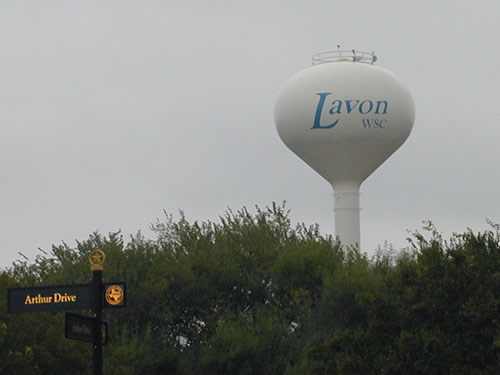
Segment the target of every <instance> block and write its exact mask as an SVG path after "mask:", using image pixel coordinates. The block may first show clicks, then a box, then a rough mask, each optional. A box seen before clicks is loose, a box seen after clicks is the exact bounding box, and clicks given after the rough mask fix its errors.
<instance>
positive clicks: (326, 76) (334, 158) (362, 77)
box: [274, 50, 415, 248]
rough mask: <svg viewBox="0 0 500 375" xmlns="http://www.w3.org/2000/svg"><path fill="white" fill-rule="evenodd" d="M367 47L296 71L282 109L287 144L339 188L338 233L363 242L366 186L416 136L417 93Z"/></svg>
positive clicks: (323, 57)
mask: <svg viewBox="0 0 500 375" xmlns="http://www.w3.org/2000/svg"><path fill="white" fill-rule="evenodd" d="M375 61H376V56H375V55H374V54H373V53H367V52H362V51H355V50H351V51H341V50H338V51H333V52H325V53H320V54H318V55H315V56H314V57H313V66H311V67H309V68H307V69H304V70H302V71H300V72H298V73H296V74H295V75H293V76H292V77H291V78H290V79H289V80H288V81H287V82H286V83H285V85H284V86H283V88H282V89H281V92H280V93H279V96H278V99H277V102H276V106H275V113H274V118H275V123H276V129H277V130H278V134H279V136H280V138H281V139H282V141H283V142H284V143H285V144H286V145H287V146H288V148H290V150H292V151H293V152H294V153H295V154H297V156H298V157H299V158H301V159H302V160H303V161H304V162H306V163H307V164H308V165H309V166H310V167H311V168H313V169H314V170H315V171H316V172H318V173H319V174H320V175H321V176H322V177H323V178H325V179H326V180H327V181H328V182H329V183H330V184H331V185H332V187H333V191H334V202H335V203H334V207H335V208H334V212H335V234H336V236H338V237H339V239H340V240H341V242H342V244H343V245H354V246H358V248H359V245H360V224H359V211H360V206H359V189H360V185H361V183H362V182H363V181H364V180H365V179H366V178H367V177H368V176H369V175H370V174H371V173H372V172H373V171H374V170H375V169H377V168H378V167H379V166H380V165H381V164H382V163H383V162H384V161H385V160H386V159H387V158H388V157H389V156H390V155H391V154H392V153H394V151H396V150H397V149H398V148H399V147H400V146H401V145H402V144H403V143H404V141H405V140H406V139H407V138H408V135H409V134H410V132H411V129H412V127H413V122H414V119H415V107H414V103H413V99H412V96H411V94H410V92H409V90H408V89H407V88H406V86H405V85H404V84H403V83H402V82H401V81H400V80H399V78H397V77H396V76H395V75H394V74H393V73H391V72H389V71H388V70H386V69H383V68H380V67H377V66H375V65H374V63H375Z"/></svg>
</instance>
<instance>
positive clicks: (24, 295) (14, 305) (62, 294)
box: [7, 284, 90, 313]
mask: <svg viewBox="0 0 500 375" xmlns="http://www.w3.org/2000/svg"><path fill="white" fill-rule="evenodd" d="M7 293H8V301H7V302H8V308H7V309H8V312H9V313H21V312H37V311H64V310H82V309H88V308H90V288H89V285H88V284H74V285H52V286H39V287H33V288H9V289H8V290H7Z"/></svg>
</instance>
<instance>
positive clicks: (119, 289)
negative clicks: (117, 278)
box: [102, 282, 127, 308]
mask: <svg viewBox="0 0 500 375" xmlns="http://www.w3.org/2000/svg"><path fill="white" fill-rule="evenodd" d="M126 297H127V285H126V284H125V283H124V282H118V283H106V284H103V304H102V307H103V308H110V307H111V308H112V307H124V306H125V304H126V301H127V298H126Z"/></svg>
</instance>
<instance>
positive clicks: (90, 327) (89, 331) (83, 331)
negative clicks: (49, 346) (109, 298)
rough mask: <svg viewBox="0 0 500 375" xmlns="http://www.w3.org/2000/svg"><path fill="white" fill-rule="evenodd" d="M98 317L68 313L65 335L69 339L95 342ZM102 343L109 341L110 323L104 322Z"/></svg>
mask: <svg viewBox="0 0 500 375" xmlns="http://www.w3.org/2000/svg"><path fill="white" fill-rule="evenodd" d="M95 327H96V319H94V318H91V317H89V316H84V315H78V314H72V313H66V322H65V326H64V335H65V337H66V338H67V339H72V340H79V341H85V342H90V343H91V344H93V343H94V337H95ZM102 343H103V345H106V344H107V343H108V323H106V322H102Z"/></svg>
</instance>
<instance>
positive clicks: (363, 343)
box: [0, 204, 500, 375]
mask: <svg viewBox="0 0 500 375" xmlns="http://www.w3.org/2000/svg"><path fill="white" fill-rule="evenodd" d="M426 229H427V230H428V231H429V233H430V236H428V237H426V236H425V235H423V234H420V233H414V235H413V237H412V239H411V242H410V243H411V246H412V247H411V248H410V249H409V250H407V251H405V252H402V253H400V254H395V253H394V252H388V253H382V252H380V253H378V254H377V255H376V256H375V257H374V258H372V259H369V258H368V257H367V256H366V255H364V254H360V253H359V252H358V251H356V250H353V249H343V248H341V247H340V246H339V244H338V243H335V242H334V241H333V240H332V238H330V237H324V236H322V235H321V234H320V233H319V230H318V228H317V227H316V226H313V227H306V226H304V225H298V226H295V227H293V226H292V224H291V222H290V219H289V217H288V212H287V211H286V210H285V207H284V206H283V205H282V206H279V205H276V204H273V205H272V206H271V207H268V208H266V209H264V210H262V209H259V208H257V209H256V212H255V213H253V214H252V213H250V212H249V211H248V210H246V209H242V210H240V211H237V212H233V211H231V210H229V211H227V212H226V214H225V215H224V216H222V217H221V218H220V221H219V223H213V222H202V223H199V222H194V223H190V222H189V221H188V220H187V219H186V217H185V216H184V215H183V214H182V213H181V215H180V219H179V220H177V221H176V220H174V219H173V217H172V216H169V215H167V216H166V220H164V221H157V222H156V223H155V224H153V225H152V230H153V231H154V233H156V238H155V239H154V240H149V239H146V238H144V237H143V236H142V235H141V234H140V233H139V234H137V235H136V236H134V237H132V238H130V240H129V241H128V242H125V241H124V239H123V237H122V235H121V234H120V233H111V234H109V235H108V236H103V235H101V234H99V233H93V234H92V235H90V236H89V238H88V239H87V240H85V241H81V242H77V244H76V246H74V247H71V246H69V245H67V244H65V243H63V244H61V245H59V246H54V247H53V248H52V250H51V251H50V252H48V253H46V252H41V253H40V254H39V255H38V256H37V257H36V259H35V260H34V262H32V263H30V262H29V261H28V260H27V259H25V258H23V259H21V260H19V261H17V262H15V263H14V264H13V265H12V266H11V267H10V268H8V269H5V270H3V271H1V272H0V288H1V289H2V290H4V295H6V292H5V291H6V289H7V288H8V287H15V286H35V285H50V284H73V283H86V282H88V281H89V278H90V271H89V265H88V255H89V253H90V252H91V251H92V250H93V249H94V248H101V249H102V250H103V251H104V252H105V253H106V257H107V261H106V265H105V270H104V279H105V280H104V281H121V280H124V281H126V282H127V292H128V296H127V298H128V304H127V307H126V308H123V309H115V310H113V311H105V319H106V320H108V322H109V329H110V343H109V344H108V346H107V347H106V348H105V352H104V357H105V361H104V362H105V373H106V374H108V375H115V374H116V375H118V374H120V375H127V374H134V375H135V374H148V375H149V374H151V375H152V374H178V375H188V374H192V375H197V374H213V375H217V374H226V375H233V374H235V375H236V374H238V375H240V374H241V375H250V374H259V375H267V374H273V375H274V374H276V375H278V374H284V375H298V374H301V375H307V374H339V375H347V374H387V375H389V374H390V375H396V374H416V375H418V374H431V375H432V374H450V375H458V374H485V375H496V374H498V373H500V367H499V363H500V319H499V316H500V245H499V243H500V238H499V234H498V230H497V229H496V228H494V230H492V231H487V232H484V233H477V234H475V233H472V232H471V231H468V232H466V233H464V234H461V235H455V236H453V237H452V238H451V239H450V240H448V241H445V240H443V239H442V237H441V236H440V234H439V233H438V232H437V231H436V229H435V228H434V227H433V226H432V225H431V224H428V225H427V226H426ZM82 313H83V314H88V312H82ZM63 321H64V314H62V313H36V314H32V313H25V314H17V315H7V313H6V300H5V299H3V300H0V374H21V373H22V374H28V375H31V374H33V375H39V374H40V375H41V374H44V375H50V374H58V375H60V374H63V375H64V374H71V375H78V374H90V373H91V347H90V346H89V345H88V344H86V343H81V342H76V341H72V340H66V339H65V338H64V335H63V331H64V324H63Z"/></svg>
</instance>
